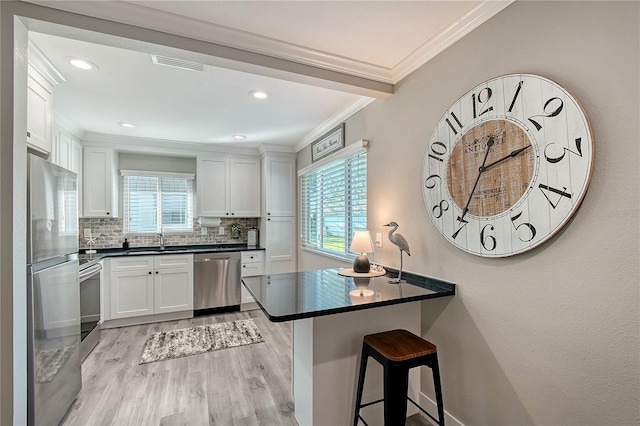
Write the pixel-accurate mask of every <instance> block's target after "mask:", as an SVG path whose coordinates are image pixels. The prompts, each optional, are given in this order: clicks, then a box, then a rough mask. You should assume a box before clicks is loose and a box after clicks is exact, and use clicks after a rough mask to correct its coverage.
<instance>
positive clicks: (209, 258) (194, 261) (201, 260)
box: [193, 257, 231, 263]
mask: <svg viewBox="0 0 640 426" xmlns="http://www.w3.org/2000/svg"><path fill="white" fill-rule="evenodd" d="M229 259H231V258H230V257H202V258H196V259H193V263H200V262H213V261H216V260H229Z"/></svg>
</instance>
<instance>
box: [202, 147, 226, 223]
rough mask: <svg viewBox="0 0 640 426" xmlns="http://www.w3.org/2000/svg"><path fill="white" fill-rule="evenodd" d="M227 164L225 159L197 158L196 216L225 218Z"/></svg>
mask: <svg viewBox="0 0 640 426" xmlns="http://www.w3.org/2000/svg"><path fill="white" fill-rule="evenodd" d="M228 167H229V163H228V161H227V158H226V157H222V158H216V157H198V162H197V178H198V182H197V185H198V215H199V216H208V217H226V216H228V213H229V211H228V210H227V179H228V170H227V169H228Z"/></svg>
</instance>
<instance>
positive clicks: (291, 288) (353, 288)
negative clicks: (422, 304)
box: [242, 269, 456, 322]
mask: <svg viewBox="0 0 640 426" xmlns="http://www.w3.org/2000/svg"><path fill="white" fill-rule="evenodd" d="M338 271H339V269H320V270H316V271H306V272H292V273H286V274H273V275H262V276H256V277H244V278H242V281H243V283H244V286H245V287H246V288H247V289H248V290H249V292H250V293H251V295H252V296H253V298H254V299H255V301H256V302H257V303H258V306H260V308H261V309H262V310H263V311H264V313H265V314H266V315H267V317H268V318H269V320H270V321H272V322H281V321H291V320H297V319H303V318H311V317H317V316H322V315H332V314H337V313H341V312H351V311H357V310H360V309H370V308H375V307H378V306H386V305H393V304H397V303H407V302H414V301H418V300H426V299H432V298H436V297H446V296H453V295H455V293H456V285H455V284H451V283H448V282H444V281H440V280H437V279H434V278H429V277H423V276H420V275H415V274H410V273H406V272H403V274H402V277H403V279H406V280H407V282H403V283H401V284H390V283H389V280H390V279H392V278H395V277H397V271H395V270H387V275H384V276H381V277H375V278H370V279H369V278H364V280H363V279H361V278H351V277H345V276H342V275H338Z"/></svg>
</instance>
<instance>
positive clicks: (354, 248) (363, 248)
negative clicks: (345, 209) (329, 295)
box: [349, 231, 374, 274]
mask: <svg viewBox="0 0 640 426" xmlns="http://www.w3.org/2000/svg"><path fill="white" fill-rule="evenodd" d="M349 251H350V252H352V253H359V256H358V257H356V260H354V261H353V272H357V273H361V274H366V273H368V272H369V271H370V270H371V264H370V263H369V259H368V258H367V253H373V252H374V250H373V241H372V240H371V234H370V233H369V231H356V232H355V233H354V234H353V240H352V241H351V246H350V247H349Z"/></svg>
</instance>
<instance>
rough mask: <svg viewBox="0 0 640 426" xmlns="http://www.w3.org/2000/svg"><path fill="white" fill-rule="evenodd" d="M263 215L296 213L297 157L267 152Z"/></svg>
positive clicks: (264, 164) (263, 166) (263, 159)
mask: <svg viewBox="0 0 640 426" xmlns="http://www.w3.org/2000/svg"><path fill="white" fill-rule="evenodd" d="M262 182H263V192H264V193H263V200H264V202H263V206H262V208H263V216H295V215H296V159H295V157H293V156H289V155H284V154H279V155H275V154H274V155H270V154H267V155H265V156H264V157H263V158H262Z"/></svg>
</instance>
